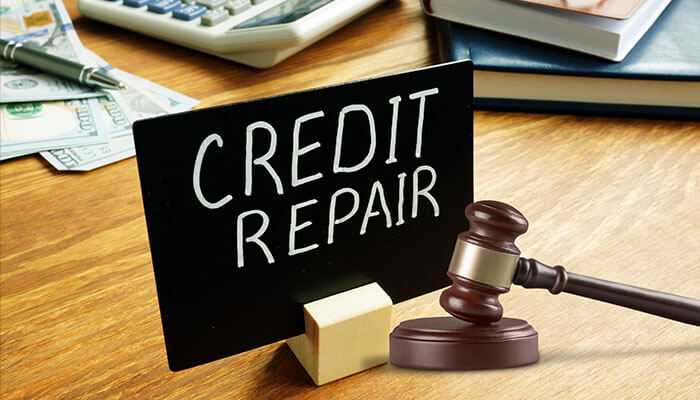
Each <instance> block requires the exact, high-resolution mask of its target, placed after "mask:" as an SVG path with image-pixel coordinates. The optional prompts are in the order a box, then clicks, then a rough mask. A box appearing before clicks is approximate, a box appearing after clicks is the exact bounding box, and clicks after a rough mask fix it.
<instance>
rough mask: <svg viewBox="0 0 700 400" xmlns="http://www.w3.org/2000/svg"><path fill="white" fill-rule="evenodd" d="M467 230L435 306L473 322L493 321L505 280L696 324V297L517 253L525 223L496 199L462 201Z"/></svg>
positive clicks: (699, 315)
mask: <svg viewBox="0 0 700 400" xmlns="http://www.w3.org/2000/svg"><path fill="white" fill-rule="evenodd" d="M465 214H466V216H467V219H468V220H469V230H468V231H467V232H463V233H461V234H460V235H459V237H458V239H457V243H456V245H455V250H454V253H453V256H452V262H451V263H450V266H449V269H448V272H447V274H448V276H449V277H450V278H451V279H452V282H453V284H452V286H451V287H450V288H448V289H446V290H445V291H444V292H443V293H442V295H441V296H440V305H441V306H442V307H443V308H444V309H445V310H447V312H449V313H450V314H452V315H453V316H454V317H457V318H459V319H461V320H464V321H469V322H473V323H476V324H487V323H491V322H496V321H499V320H500V319H501V317H502V315H503V307H502V306H501V304H500V303H499V301H498V296H499V295H501V294H503V293H506V292H508V290H509V289H510V285H511V283H515V284H516V285H520V286H523V287H525V288H528V289H530V288H541V289H548V290H549V291H550V293H552V294H559V293H561V292H566V293H571V294H575V295H578V296H583V297H588V298H591V299H595V300H599V301H604V302H607V303H612V304H616V305H619V306H622V307H627V308H631V309H634V310H638V311H642V312H646V313H649V314H654V315H657V316H660V317H664V318H669V319H672V320H676V321H680V322H685V323H687V324H692V325H700V301H698V300H695V299H691V298H688V297H683V296H677V295H673V294H668V293H662V292H658V291H655V290H650V289H643V288H639V287H635V286H630V285H624V284H620V283H615V282H610V281H606V280H603V279H596V278H591V277H588V276H584V275H579V274H575V273H572V272H568V271H566V270H565V269H564V267H562V266H555V267H550V266H547V265H545V264H543V263H541V262H539V261H537V260H534V259H526V258H521V257H520V250H519V249H518V248H517V247H516V246H515V239H516V237H518V236H519V235H521V234H523V233H525V232H526V231H527V228H528V222H527V220H526V219H525V217H524V216H523V215H522V214H521V213H520V212H519V211H518V210H516V209H515V208H513V207H511V206H509V205H507V204H504V203H500V202H497V201H480V202H476V203H472V204H470V205H469V206H467V208H466V210H465Z"/></svg>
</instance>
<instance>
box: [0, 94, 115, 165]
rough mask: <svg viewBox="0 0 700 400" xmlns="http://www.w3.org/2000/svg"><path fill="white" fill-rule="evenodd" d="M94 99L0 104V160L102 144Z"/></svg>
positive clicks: (103, 138)
mask: <svg viewBox="0 0 700 400" xmlns="http://www.w3.org/2000/svg"><path fill="white" fill-rule="evenodd" d="M105 132H106V128H105V126H104V122H103V121H102V120H101V119H100V118H98V103H97V100H96V99H79V100H61V101H54V102H44V103H41V102H29V103H9V104H2V105H0V160H4V159H7V158H12V157H16V156H19V155H24V154H29V153H36V152H39V151H42V150H48V149H56V148H64V147H71V146H83V145H89V144H97V143H105V142H107V140H108V136H107V135H106V134H105Z"/></svg>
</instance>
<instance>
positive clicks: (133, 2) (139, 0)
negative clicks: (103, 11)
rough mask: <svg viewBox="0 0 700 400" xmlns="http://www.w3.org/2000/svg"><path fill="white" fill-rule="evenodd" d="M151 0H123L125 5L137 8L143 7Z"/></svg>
mask: <svg viewBox="0 0 700 400" xmlns="http://www.w3.org/2000/svg"><path fill="white" fill-rule="evenodd" d="M149 1H151V0H124V3H123V4H124V5H125V6H127V7H134V8H139V7H143V6H145V5H146V4H148V2H149Z"/></svg>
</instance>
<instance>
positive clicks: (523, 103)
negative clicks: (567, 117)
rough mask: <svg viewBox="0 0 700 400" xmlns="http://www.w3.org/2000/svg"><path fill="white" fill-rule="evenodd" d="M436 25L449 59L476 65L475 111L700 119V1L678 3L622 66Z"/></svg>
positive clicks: (511, 38) (470, 29) (517, 40)
mask: <svg viewBox="0 0 700 400" xmlns="http://www.w3.org/2000/svg"><path fill="white" fill-rule="evenodd" d="M649 1H651V0H649ZM435 21H436V28H437V36H438V43H439V45H440V55H441V58H442V59H443V61H454V60H459V59H464V58H469V59H471V60H472V61H473V62H474V69H475V71H474V75H475V80H474V97H475V99H474V106H475V108H480V109H500V110H515V111H543V112H561V113H576V114H599V115H627V116H646V117H665V118H683V119H685V118H691V119H698V118H700V1H698V0H673V1H672V2H671V4H670V5H669V6H668V7H667V9H666V10H665V11H664V13H663V14H662V15H661V16H660V17H659V19H658V20H657V21H656V23H655V24H654V25H653V26H652V28H651V29H650V30H649V31H648V32H647V33H646V35H645V36H644V37H643V38H642V39H641V40H640V41H639V43H637V45H636V46H635V48H634V49H632V51H631V52H630V53H629V55H628V56H627V57H626V58H625V59H624V60H623V61H622V62H612V61H607V60H604V59H601V58H597V57H594V56H590V55H586V54H582V53H577V52H574V51H570V50H566V49H562V48H558V47H555V46H551V45H547V44H542V43H538V42H534V41H530V40H526V39H521V38H517V37H514V36H509V35H505V34H502V33H497V32H491V31H487V30H482V29H478V28H473V27H469V26H465V25H461V24H456V23H452V22H447V21H442V20H435Z"/></svg>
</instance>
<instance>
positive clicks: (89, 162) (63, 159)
mask: <svg viewBox="0 0 700 400" xmlns="http://www.w3.org/2000/svg"><path fill="white" fill-rule="evenodd" d="M135 154H136V152H135V148H134V137H133V135H132V134H131V131H125V132H122V133H121V134H116V135H114V136H112V137H111V138H110V140H109V143H106V144H103V145H95V146H81V147H70V148H66V149H58V150H51V151H45V152H42V153H41V156H42V157H44V159H46V161H48V162H49V163H50V164H51V165H52V166H53V167H54V168H56V169H57V170H59V171H91V170H93V169H95V168H99V167H102V166H105V165H107V164H112V163H115V162H117V161H120V160H124V159H126V158H129V157H133V156H134V155H135Z"/></svg>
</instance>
